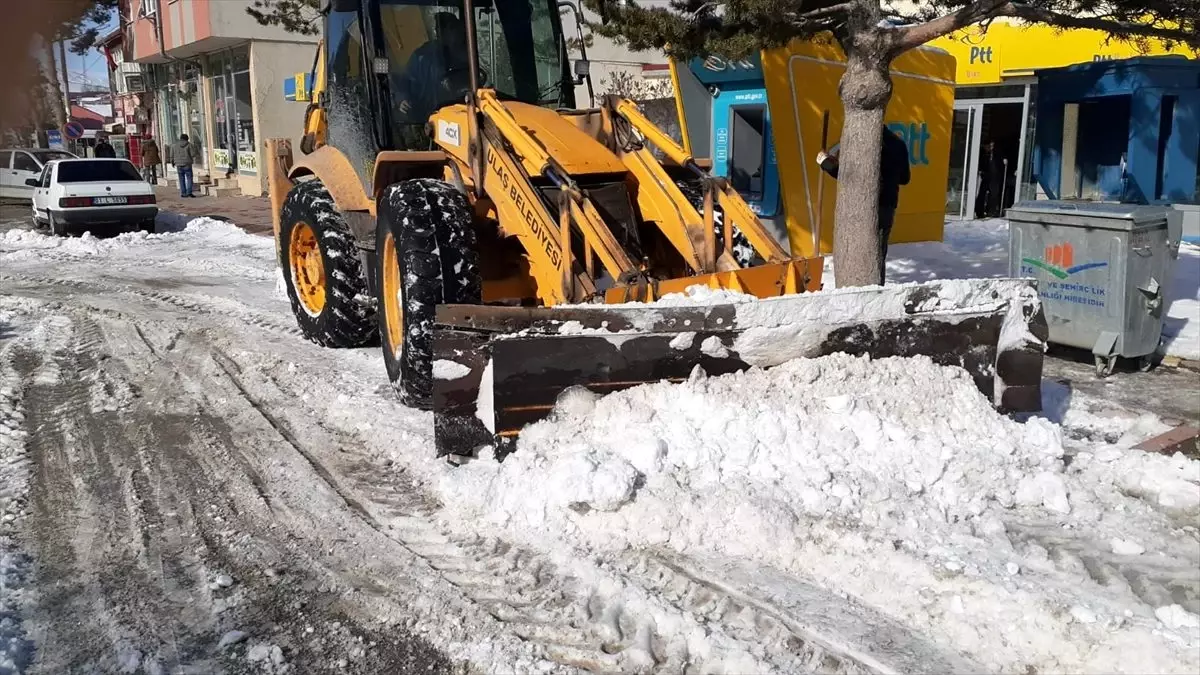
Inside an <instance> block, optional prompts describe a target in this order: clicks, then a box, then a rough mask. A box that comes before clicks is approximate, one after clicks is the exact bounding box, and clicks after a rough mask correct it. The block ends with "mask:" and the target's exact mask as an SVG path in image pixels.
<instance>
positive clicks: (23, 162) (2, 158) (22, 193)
mask: <svg viewBox="0 0 1200 675" xmlns="http://www.w3.org/2000/svg"><path fill="white" fill-rule="evenodd" d="M74 158H75V155H72V154H71V153H69V152H67V151H66V150H47V149H45V148H5V149H0V198H3V199H21V200H29V199H32V198H33V188H32V187H30V186H29V184H28V182H27V181H28V180H29V179H30V178H37V177H38V176H40V175H42V169H44V168H46V164H47V163H48V162H50V161H52V160H55V159H74Z"/></svg>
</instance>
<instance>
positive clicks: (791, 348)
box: [433, 279, 1047, 457]
mask: <svg viewBox="0 0 1200 675" xmlns="http://www.w3.org/2000/svg"><path fill="white" fill-rule="evenodd" d="M1046 337H1047V328H1046V318H1045V315H1044V314H1043V312H1042V307H1041V303H1040V302H1039V300H1038V296H1037V286H1036V282H1035V281H1033V280H1029V279H971V280H953V281H937V282H929V283H923V284H910V285H904V286H887V287H870V288H853V289H845V290H837V291H829V292H822V293H805V294H795V295H786V296H781V297H776V298H769V299H764V300H752V301H748V302H734V303H727V304H717V305H686V306H670V305H649V304H647V305H595V306H586V307H578V306H576V307H556V308H518V307H494V306H480V305H444V306H442V307H440V308H439V309H438V313H437V321H436V324H435V327H434V354H433V358H434V377H435V380H434V382H433V409H434V419H435V436H436V445H437V451H438V455H439V456H441V455H448V454H452V455H472V454H474V453H475V452H476V451H477V450H478V449H480V448H482V447H485V446H495V447H496V448H497V455H498V456H500V457H503V455H504V454H506V453H507V452H508V451H511V449H513V448H514V447H515V446H514V443H515V440H516V436H517V434H518V433H519V432H520V430H521V428H522V427H524V426H525V425H526V424H529V423H531V422H536V421H538V420H540V419H542V418H543V417H545V416H547V415H548V414H549V413H550V412H551V411H552V410H553V408H554V405H555V402H556V401H557V398H558V396H559V394H560V393H562V392H563V391H564V390H566V389H568V388H571V387H574V386H585V387H587V388H588V389H590V390H592V391H594V392H596V393H598V394H608V393H611V392H614V391H619V390H621V389H626V388H629V387H634V386H637V385H639V384H645V383H648V382H658V381H662V380H667V381H673V382H679V381H683V380H685V379H687V378H688V376H689V375H690V374H691V373H692V370H693V369H694V368H695V367H696V366H700V367H701V368H703V369H704V371H705V372H706V373H707V374H708V375H723V374H727V373H733V372H737V371H741V370H745V369H748V368H751V367H755V366H757V367H762V368H768V367H771V366H775V365H779V364H781V363H783V362H785V361H788V360H791V359H794V358H800V357H818V356H824V355H827V354H832V353H836V352H846V353H849V354H855V355H863V354H865V355H869V356H870V357H872V358H885V357H890V356H919V355H923V356H928V357H929V358H931V359H932V360H933V361H934V362H935V363H938V364H941V365H947V366H960V367H962V368H963V369H965V370H966V371H967V372H968V373H969V374H970V375H971V377H972V378H974V380H975V384H976V386H978V387H979V390H980V391H981V392H983V394H984V395H985V396H987V397H988V398H989V400H991V401H992V403H993V405H995V406H996V407H997V408H998V409H1000V410H1002V411H1006V412H1033V411H1037V410H1040V409H1041V378H1042V354H1043V351H1044V347H1045V340H1046Z"/></svg>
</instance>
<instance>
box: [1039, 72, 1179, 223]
mask: <svg viewBox="0 0 1200 675" xmlns="http://www.w3.org/2000/svg"><path fill="white" fill-rule="evenodd" d="M1037 78H1038V84H1037V92H1038V94H1037V106H1036V108H1035V111H1036V112H1035V114H1036V141H1035V147H1034V155H1033V172H1034V176H1033V178H1034V180H1035V181H1036V182H1037V184H1038V186H1039V187H1040V192H1041V193H1042V194H1044V196H1045V197H1047V198H1050V199H1082V200H1092V201H1120V202H1125V203H1135V204H1158V203H1175V204H1196V203H1200V179H1198V177H1197V156H1198V155H1200V62H1198V61H1193V60H1189V59H1187V58H1184V57H1179V56H1157V57H1138V58H1132V59H1124V60H1120V61H1097V62H1093V63H1086V64H1080V65H1075V66H1068V67H1065V68H1052V69H1046V70H1039V71H1037Z"/></svg>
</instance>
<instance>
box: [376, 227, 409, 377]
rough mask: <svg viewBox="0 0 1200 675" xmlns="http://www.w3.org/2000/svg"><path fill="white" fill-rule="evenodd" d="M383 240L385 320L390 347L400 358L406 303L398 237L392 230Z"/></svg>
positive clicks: (394, 354) (393, 354) (394, 355)
mask: <svg viewBox="0 0 1200 675" xmlns="http://www.w3.org/2000/svg"><path fill="white" fill-rule="evenodd" d="M384 237H385V238H384V241H383V260H382V261H381V262H380V264H381V265H382V266H383V288H382V291H383V293H382V295H383V321H384V325H385V326H386V328H387V342H388V348H389V349H391V350H392V356H393V357H394V358H397V359H398V358H400V352H401V350H402V348H403V346H404V303H403V301H402V299H401V289H400V260H399V257H398V256H397V255H396V239H395V237H394V236H392V233H391V232H388V233H387V234H386V235H384Z"/></svg>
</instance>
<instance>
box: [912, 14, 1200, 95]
mask: <svg viewBox="0 0 1200 675" xmlns="http://www.w3.org/2000/svg"><path fill="white" fill-rule="evenodd" d="M929 44H930V45H931V46H934V47H938V48H939V49H944V50H946V51H948V52H950V53H951V54H953V55H954V58H955V59H957V61H958V70H957V73H956V78H957V80H958V84H999V83H1000V82H1002V81H1003V80H1004V78H1006V77H1020V76H1025V75H1030V74H1032V73H1033V71H1035V70H1037V69H1039V68H1057V67H1059V66H1069V65H1074V64H1076V63H1086V62H1089V61H1107V60H1110V59H1125V58H1130V57H1134V56H1160V55H1164V54H1180V55H1184V56H1190V57H1192V58H1195V57H1196V53H1195V52H1193V51H1192V50H1190V49H1188V48H1187V47H1184V46H1181V45H1180V46H1176V47H1173V48H1171V49H1167V48H1166V47H1165V46H1163V44H1162V43H1161V42H1158V41H1156V40H1147V41H1145V43H1144V45H1137V44H1131V43H1128V42H1119V41H1117V40H1107V35H1106V34H1105V33H1103V32H1101V31H1097V30H1084V29H1072V30H1062V29H1060V28H1054V27H1052V26H1046V25H1042V24H1036V25H1024V24H1020V23H1015V22H1013V21H1010V20H1002V19H998V20H996V21H995V22H993V23H992V25H991V26H990V27H989V28H988V29H987V30H986V31H985V30H984V29H982V28H981V27H979V26H973V27H971V28H968V29H966V30H962V31H959V32H957V33H954V34H952V35H948V36H946V37H942V38H938V39H937V40H934V41H933V42H931V43H929ZM1143 47H1144V49H1143Z"/></svg>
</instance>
